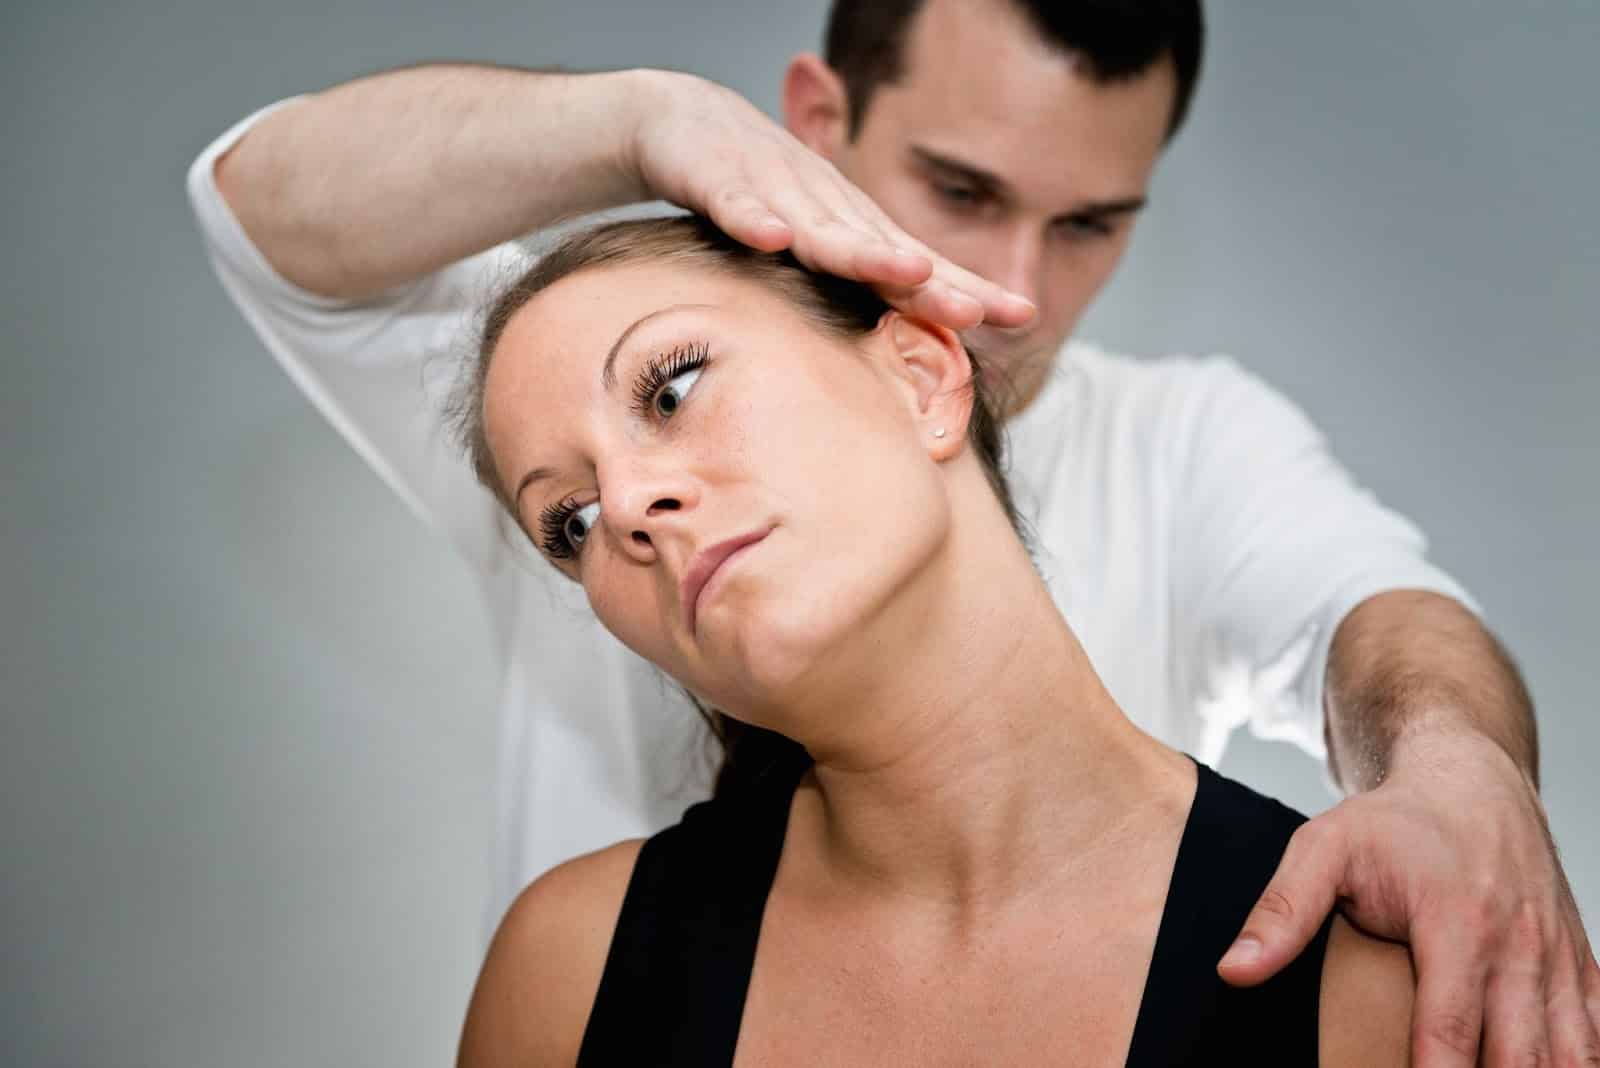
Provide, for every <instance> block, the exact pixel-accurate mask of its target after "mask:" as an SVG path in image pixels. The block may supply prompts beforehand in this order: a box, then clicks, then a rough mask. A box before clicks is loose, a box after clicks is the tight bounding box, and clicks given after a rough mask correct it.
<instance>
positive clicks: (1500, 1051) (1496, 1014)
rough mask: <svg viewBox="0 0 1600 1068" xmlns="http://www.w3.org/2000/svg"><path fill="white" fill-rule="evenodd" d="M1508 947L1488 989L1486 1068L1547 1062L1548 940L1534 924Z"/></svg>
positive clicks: (1517, 933) (1528, 924)
mask: <svg viewBox="0 0 1600 1068" xmlns="http://www.w3.org/2000/svg"><path fill="white" fill-rule="evenodd" d="M1507 949H1508V950H1509V955H1506V954H1502V960H1501V961H1500V963H1499V964H1497V965H1496V970H1495V972H1494V973H1493V974H1492V975H1491V976H1490V977H1489V983H1488V986H1487V987H1486V989H1485V990H1484V1005H1483V1010H1484V1011H1483V1035H1482V1039H1481V1041H1480V1046H1481V1048H1482V1051H1483V1062H1484V1065H1485V1068H1519V1066H1521V1065H1525V1064H1549V1063H1550V1028H1549V1021H1548V1015H1547V1007H1546V1002H1545V967H1546V960H1545V953H1544V941H1543V939H1542V937H1541V936H1540V933H1539V931H1538V928H1537V925H1536V924H1535V922H1534V921H1533V920H1531V919H1528V920H1525V921H1523V922H1522V923H1520V924H1519V926H1518V928H1516V929H1514V930H1513V934H1512V936H1511V939H1510V942H1509V945H1508V946H1507Z"/></svg>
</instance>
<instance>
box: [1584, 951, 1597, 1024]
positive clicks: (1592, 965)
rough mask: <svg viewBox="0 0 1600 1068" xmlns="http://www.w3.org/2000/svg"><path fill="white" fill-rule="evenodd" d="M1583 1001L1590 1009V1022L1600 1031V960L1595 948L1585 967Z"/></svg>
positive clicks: (1590, 953) (1590, 952)
mask: <svg viewBox="0 0 1600 1068" xmlns="http://www.w3.org/2000/svg"><path fill="white" fill-rule="evenodd" d="M1583 1003H1584V1005H1586V1006H1587V1007H1588V1009H1589V1022H1590V1023H1591V1024H1593V1025H1594V1029H1595V1030H1596V1031H1597V1032H1600V961H1597V960H1596V959H1595V955H1594V951H1593V950H1590V951H1589V963H1588V964H1586V965H1584V968H1583Z"/></svg>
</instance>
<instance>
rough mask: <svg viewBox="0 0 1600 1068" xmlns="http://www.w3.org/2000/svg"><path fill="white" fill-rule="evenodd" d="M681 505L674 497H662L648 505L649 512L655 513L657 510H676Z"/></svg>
mask: <svg viewBox="0 0 1600 1068" xmlns="http://www.w3.org/2000/svg"><path fill="white" fill-rule="evenodd" d="M682 507H683V505H681V504H679V503H678V499H677V498H676V497H662V498H660V499H659V500H657V501H656V502H655V503H654V504H652V505H651V506H650V514H651V515H655V514H656V513H657V512H676V511H677V510H678V509H679V508H682Z"/></svg>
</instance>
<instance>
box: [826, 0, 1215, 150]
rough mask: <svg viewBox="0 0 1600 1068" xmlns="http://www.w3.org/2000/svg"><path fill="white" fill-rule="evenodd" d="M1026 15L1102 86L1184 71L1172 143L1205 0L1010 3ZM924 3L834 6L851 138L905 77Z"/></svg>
mask: <svg viewBox="0 0 1600 1068" xmlns="http://www.w3.org/2000/svg"><path fill="white" fill-rule="evenodd" d="M1007 2H1008V3H1010V4H1012V5H1013V6H1014V7H1016V8H1017V9H1018V10H1020V11H1022V12H1023V13H1025V14H1026V15H1027V16H1028V20H1029V22H1031V23H1032V24H1033V27H1034V29H1035V30H1037V31H1038V32H1039V36H1041V37H1042V38H1044V39H1045V40H1046V41H1048V42H1050V43H1051V44H1053V45H1056V46H1057V47H1059V48H1060V49H1062V50H1063V51H1066V52H1071V53H1072V54H1073V55H1075V56H1078V57H1080V58H1081V59H1082V60H1083V62H1084V64H1085V66H1086V68H1087V72H1088V75H1089V77H1090V78H1092V79H1093V80H1095V81H1097V82H1101V83H1110V82H1116V81H1122V80H1125V79H1129V78H1135V77H1137V76H1139V75H1140V74H1143V73H1144V72H1145V71H1147V70H1149V69H1150V68H1151V67H1152V66H1154V65H1155V63H1156V62H1157V61H1158V60H1159V59H1160V58H1161V57H1162V56H1165V55H1170V56H1171V57H1172V62H1173V66H1174V67H1175V68H1176V69H1177V73H1178V90H1177V95H1176V98H1175V99H1174V100H1173V107H1172V119H1171V121H1170V122H1169V123H1168V124H1167V139H1168V140H1171V139H1172V136H1173V135H1174V134H1176V133H1177V132H1178V127H1180V126H1182V125H1183V120H1184V117H1185V116H1186V115H1188V113H1189V100H1190V98H1191V97H1193V96H1194V86H1195V82H1196V81H1197V80H1198V79H1199V77H1200V53H1201V49H1202V45H1203V42H1204V39H1205V20H1204V18H1203V16H1202V15H1201V12H1200V0H1054V2H1052V0H1007ZM922 3H923V0H834V5H833V10H832V12H831V13H830V14H829V15H828V31H827V38H826V40H825V42H824V45H823V47H824V56H823V58H824V59H826V60H827V61H828V65H829V66H830V67H832V68H833V69H834V70H835V71H837V72H838V74H839V76H840V77H841V78H842V79H843V80H844V84H845V89H846V90H847V92H848V93H849V96H850V136H851V137H852V138H854V137H855V136H856V134H857V133H859V132H860V130H861V121H862V118H863V117H864V116H865V115H866V113H867V105H868V104H869V103H871V101H872V94H873V93H875V92H876V91H877V89H878V87H879V86H883V85H892V84H894V83H895V82H896V81H898V80H899V79H900V77H901V76H902V75H903V74H904V73H905V69H904V67H905V44H906V37H907V35H908V32H909V30H910V27H911V22H912V19H913V18H915V17H916V14H917V12H918V11H920V10H921V9H922Z"/></svg>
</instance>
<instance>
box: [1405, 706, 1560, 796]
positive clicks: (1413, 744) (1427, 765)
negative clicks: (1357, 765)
mask: <svg viewBox="0 0 1600 1068" xmlns="http://www.w3.org/2000/svg"><path fill="white" fill-rule="evenodd" d="M1466 764H1470V765H1474V766H1477V767H1485V766H1498V767H1501V768H1502V769H1503V770H1505V771H1506V772H1507V773H1509V774H1512V775H1515V776H1516V777H1517V778H1519V779H1521V780H1523V781H1524V782H1525V783H1526V784H1527V786H1528V788H1529V789H1530V790H1533V791H1534V792H1537V791H1538V785H1537V783H1535V782H1534V780H1533V775H1532V773H1531V771H1530V769H1529V768H1527V767H1526V766H1525V765H1524V763H1523V761H1522V760H1521V759H1519V757H1518V755H1517V754H1516V753H1515V752H1514V751H1513V749H1512V747H1510V746H1508V745H1507V744H1506V743H1505V742H1504V741H1503V740H1501V739H1498V738H1495V737H1494V736H1493V735H1492V734H1491V733H1490V732H1488V731H1486V730H1484V729H1483V728H1482V727H1481V726H1479V725H1478V724H1476V723H1474V722H1473V721H1472V720H1471V719H1469V718H1467V717H1464V716H1461V715H1456V714H1452V713H1450V712H1449V711H1447V710H1442V709H1441V710H1429V711H1426V712H1422V713H1420V714H1418V715H1416V716H1414V717H1412V718H1411V719H1410V720H1408V721H1407V722H1406V723H1405V724H1404V725H1402V726H1400V727H1399V728H1398V730H1397V731H1396V733H1395V735H1394V738H1393V741H1392V742H1391V744H1390V746H1389V751H1388V754H1387V759H1386V760H1385V767H1384V769H1383V776H1382V777H1383V779H1384V780H1388V779H1391V778H1393V777H1395V776H1396V775H1401V776H1409V775H1413V774H1423V775H1436V774H1448V773H1450V772H1452V771H1453V770H1455V769H1457V768H1460V767H1461V766H1463V765H1466Z"/></svg>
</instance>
